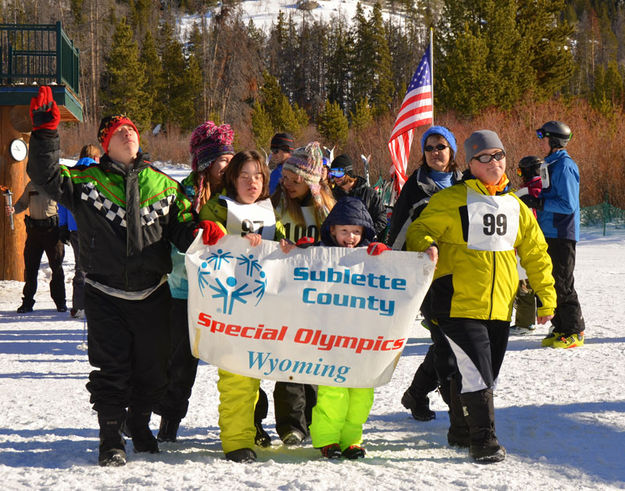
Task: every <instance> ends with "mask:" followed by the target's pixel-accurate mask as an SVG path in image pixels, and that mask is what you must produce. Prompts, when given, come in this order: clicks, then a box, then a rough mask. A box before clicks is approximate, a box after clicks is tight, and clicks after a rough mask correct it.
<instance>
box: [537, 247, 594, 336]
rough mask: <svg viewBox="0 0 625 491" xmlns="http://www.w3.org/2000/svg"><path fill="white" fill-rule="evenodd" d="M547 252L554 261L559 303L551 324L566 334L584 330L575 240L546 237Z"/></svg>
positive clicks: (556, 329)
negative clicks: (577, 287) (576, 283)
mask: <svg viewBox="0 0 625 491" xmlns="http://www.w3.org/2000/svg"><path fill="white" fill-rule="evenodd" d="M546 240H547V253H548V254H549V256H550V257H551V262H552V263H553V279H554V280H555V288H556V295H557V302H558V305H557V307H556V311H555V314H554V316H553V319H551V324H552V326H553V330H554V331H555V332H558V333H561V334H563V335H564V336H570V335H571V334H579V333H580V332H583V331H584V327H585V323H584V317H583V316H582V308H581V306H580V305H579V300H578V298H577V292H576V291H575V281H574V277H573V271H574V270H575V241H574V240H569V239H546Z"/></svg>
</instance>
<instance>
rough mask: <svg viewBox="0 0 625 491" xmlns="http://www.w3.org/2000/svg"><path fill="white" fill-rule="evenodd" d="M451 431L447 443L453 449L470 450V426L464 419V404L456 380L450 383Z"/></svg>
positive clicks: (448, 432) (448, 433)
mask: <svg viewBox="0 0 625 491" xmlns="http://www.w3.org/2000/svg"><path fill="white" fill-rule="evenodd" d="M448 404H449V431H447V443H449V445H450V446H451V447H462V448H469V446H470V445H471V439H470V437H469V425H468V423H467V421H466V419H465V417H464V410H463V409H462V402H460V395H459V394H458V385H457V384H456V380H454V379H452V380H450V382H449V403H448Z"/></svg>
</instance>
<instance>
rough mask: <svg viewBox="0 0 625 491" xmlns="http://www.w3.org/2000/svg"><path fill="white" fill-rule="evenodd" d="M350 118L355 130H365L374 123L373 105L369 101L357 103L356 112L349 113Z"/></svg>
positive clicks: (364, 100)
mask: <svg viewBox="0 0 625 491" xmlns="http://www.w3.org/2000/svg"><path fill="white" fill-rule="evenodd" d="M349 117H350V119H351V120H352V128H354V129H355V130H363V129H365V128H367V127H368V126H369V125H370V124H371V123H373V113H372V111H371V105H370V104H369V99H367V98H365V99H361V100H359V101H358V102H357V103H356V107H355V108H354V112H352V111H350V112H349Z"/></svg>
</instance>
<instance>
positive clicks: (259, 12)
mask: <svg viewBox="0 0 625 491" xmlns="http://www.w3.org/2000/svg"><path fill="white" fill-rule="evenodd" d="M316 2H317V4H318V7H317V8H315V9H313V10H306V11H304V10H299V9H298V8H297V5H296V2H295V1H294V0H291V1H289V0H244V1H242V2H241V3H240V8H241V12H242V18H243V21H244V22H245V23H246V24H247V23H248V22H249V21H250V20H252V21H253V22H254V25H255V26H256V28H257V29H260V30H262V31H263V32H265V34H267V33H268V32H269V30H270V29H271V25H272V24H275V22H276V21H277V18H278V14H279V13H280V12H282V13H283V14H284V15H285V16H286V18H287V19H288V17H289V16H292V18H293V21H294V22H296V23H298V22H301V20H302V19H306V20H307V21H310V22H312V21H321V22H329V21H331V20H332V19H334V18H337V17H343V18H345V19H346V20H347V21H350V22H351V20H352V19H353V18H354V16H355V15H356V6H357V5H358V0H316ZM361 5H362V9H363V12H364V13H365V15H366V16H367V18H368V17H370V15H371V11H372V10H373V7H372V3H369V4H365V3H363V2H361ZM209 16H210V14H209ZM390 16H392V17H393V18H394V19H396V20H399V19H401V15H399V14H397V13H391V12H389V11H386V10H385V11H383V17H384V19H385V20H386V19H388V18H389V17H390ZM199 21H200V16H198V15H193V16H186V17H184V18H183V19H182V20H181V22H180V28H181V34H182V37H183V39H185V37H186V33H188V31H189V30H190V29H191V27H192V25H193V23H195V22H199Z"/></svg>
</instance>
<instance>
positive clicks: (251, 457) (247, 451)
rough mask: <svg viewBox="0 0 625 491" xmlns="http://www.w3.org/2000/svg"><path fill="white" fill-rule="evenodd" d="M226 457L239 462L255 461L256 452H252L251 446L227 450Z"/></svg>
mask: <svg viewBox="0 0 625 491" xmlns="http://www.w3.org/2000/svg"><path fill="white" fill-rule="evenodd" d="M226 459H227V460H231V461H232V462H241V463H243V464H247V463H249V462H256V452H254V450H252V449H251V448H240V449H238V450H233V451H232V452H228V453H227V454H226Z"/></svg>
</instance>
